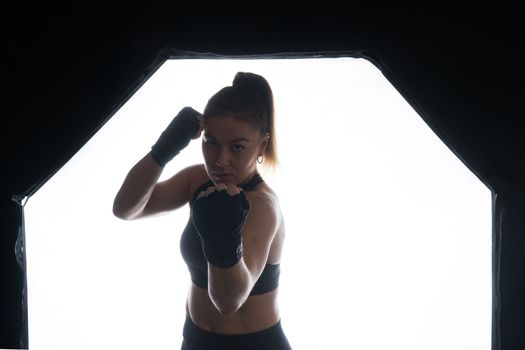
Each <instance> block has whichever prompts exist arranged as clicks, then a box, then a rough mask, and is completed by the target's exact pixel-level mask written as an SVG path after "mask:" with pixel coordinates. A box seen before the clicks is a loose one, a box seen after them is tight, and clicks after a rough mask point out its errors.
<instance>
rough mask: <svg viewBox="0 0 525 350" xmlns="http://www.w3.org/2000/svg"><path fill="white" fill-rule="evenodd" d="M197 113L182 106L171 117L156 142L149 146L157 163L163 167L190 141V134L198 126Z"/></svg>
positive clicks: (193, 132) (194, 131)
mask: <svg viewBox="0 0 525 350" xmlns="http://www.w3.org/2000/svg"><path fill="white" fill-rule="evenodd" d="M198 115H200V113H199V112H197V111H196V110H194V109H193V108H191V107H184V108H183V109H181V110H180V111H179V113H178V114H177V116H175V118H173V120H172V121H171V123H170V124H169V125H168V127H167V128H166V130H164V131H163V132H162V134H161V135H160V137H159V139H158V140H157V142H156V143H155V144H154V145H153V146H152V147H151V156H152V157H153V159H154V160H155V162H157V164H158V165H160V166H161V167H164V166H165V165H166V163H168V162H169V161H170V160H172V159H173V157H175V156H176V155H177V154H179V152H180V151H181V150H182V149H183V148H184V147H186V146H187V145H188V143H190V141H191V138H192V136H193V135H195V133H196V132H197V131H198V130H199V127H200V125H199V119H197V116H198Z"/></svg>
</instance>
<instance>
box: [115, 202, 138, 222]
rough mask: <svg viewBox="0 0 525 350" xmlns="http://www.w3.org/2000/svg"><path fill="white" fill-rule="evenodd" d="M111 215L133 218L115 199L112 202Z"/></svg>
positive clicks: (125, 218)
mask: <svg viewBox="0 0 525 350" xmlns="http://www.w3.org/2000/svg"><path fill="white" fill-rule="evenodd" d="M113 215H114V216H115V217H117V218H119V219H122V220H131V219H133V217H132V215H131V214H130V212H129V211H127V210H124V209H123V208H122V207H121V206H120V205H118V204H117V202H116V201H115V202H114V203H113Z"/></svg>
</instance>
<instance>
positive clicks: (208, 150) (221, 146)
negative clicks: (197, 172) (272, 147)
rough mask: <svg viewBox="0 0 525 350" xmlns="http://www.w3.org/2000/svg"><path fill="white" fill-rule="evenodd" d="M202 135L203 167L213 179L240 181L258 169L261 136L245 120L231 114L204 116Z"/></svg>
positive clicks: (224, 181)
mask: <svg viewBox="0 0 525 350" xmlns="http://www.w3.org/2000/svg"><path fill="white" fill-rule="evenodd" d="M203 131H204V132H203V137H202V154H203V155H204V162H205V165H206V171H207V173H208V176H209V177H210V179H211V180H212V181H213V182H214V183H215V184H218V183H223V184H227V185H230V184H233V185H239V184H240V183H242V182H244V181H246V180H248V179H249V178H250V177H251V176H252V175H253V174H254V173H255V171H256V169H257V157H258V156H260V155H262V154H263V150H264V138H262V137H261V135H260V133H259V131H258V130H257V129H255V128H254V127H253V126H251V125H250V124H249V123H248V122H246V121H244V120H241V119H238V118H235V117H233V116H231V115H224V116H214V117H211V118H207V119H206V121H205V123H204V130H203Z"/></svg>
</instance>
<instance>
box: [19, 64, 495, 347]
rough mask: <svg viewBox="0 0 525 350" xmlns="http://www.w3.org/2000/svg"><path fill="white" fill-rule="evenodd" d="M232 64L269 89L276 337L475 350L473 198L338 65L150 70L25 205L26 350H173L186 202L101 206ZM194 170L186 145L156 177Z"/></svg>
mask: <svg viewBox="0 0 525 350" xmlns="http://www.w3.org/2000/svg"><path fill="white" fill-rule="evenodd" d="M237 71H250V72H254V73H258V74H261V75H263V76H264V77H266V78H267V80H268V81H269V82H270V84H271V86H272V88H273V91H274V96H275V107H276V128H277V138H278V142H279V144H278V146H279V148H278V149H279V151H280V154H279V155H280V158H281V163H282V166H281V167H280V168H278V169H277V171H276V172H265V171H264V169H262V170H263V172H262V173H263V177H264V178H265V180H266V181H267V182H268V183H269V184H270V185H271V186H272V187H273V188H274V189H275V190H276V191H277V193H278V195H279V196H280V200H281V205H282V210H283V213H284V215H285V218H286V223H287V240H286V245H285V251H284V258H283V261H282V275H281V276H282V277H281V287H280V294H279V298H280V306H281V313H282V324H283V327H284V330H285V333H286V334H287V336H288V338H289V340H290V342H291V344H292V346H293V347H294V348H295V349H304V350H306V349H361V350H366V349H403V350H410V349H414V350H416V349H417V350H420V349H423V348H424V349H426V350H432V349H436V350H438V349H439V350H442V349H447V350H455V349H457V350H460V349H461V350H464V349H480V350H483V349H486V350H488V349H490V334H491V327H490V325H491V260H490V259H491V195H490V191H489V190H488V189H487V188H486V187H485V186H484V185H483V184H482V183H481V182H480V181H479V180H478V179H477V178H476V177H475V176H474V175H473V174H472V173H471V172H470V171H469V170H468V169H467V168H466V167H465V166H464V165H463V164H462V163H461V162H460V161H459V160H458V159H457V158H456V157H455V156H454V155H453V154H452V153H451V152H450V150H449V149H448V148H447V147H446V146H445V145H444V144H443V143H442V142H441V141H440V140H439V139H438V137H437V136H436V135H435V134H434V133H433V132H432V131H431V129H430V128H429V127H428V126H427V125H426V124H425V123H424V122H423V120H422V119H421V118H420V117H419V115H417V113H416V112H415V111H414V110H413V109H412V108H411V107H410V105H409V104H408V103H407V102H406V101H405V100H404V99H403V98H402V97H401V96H400V95H399V93H398V92H397V91H396V90H395V89H394V88H393V87H392V85H391V84H390V83H389V82H388V81H387V80H386V79H385V77H384V76H383V75H382V74H381V72H380V71H379V70H378V69H377V68H376V67H375V66H373V65H372V64H371V63H369V62H368V61H366V60H364V59H353V58H337V59H329V58H323V59H294V60H291V59H288V60H286V59H275V60H269V59H264V60H263V59H261V60H204V59H199V60H170V61H167V62H166V63H164V64H163V65H162V66H161V67H160V69H159V70H158V71H157V72H156V73H155V74H154V75H153V76H152V77H151V78H150V79H149V80H148V81H147V82H146V83H145V84H144V85H143V86H142V87H141V89H140V90H139V91H138V92H137V93H135V94H134V95H133V96H132V97H131V98H130V99H129V101H128V102H127V103H126V104H125V105H124V106H123V107H122V108H121V109H120V110H118V111H117V113H116V114H115V115H114V116H113V117H112V118H111V119H110V120H109V121H108V122H107V123H106V125H104V127H103V128H102V129H101V130H100V131H99V132H98V133H97V134H96V135H95V136H93V137H92V138H91V140H90V141H89V142H88V143H87V144H86V145H85V146H84V147H83V148H82V149H81V150H80V151H79V152H78V153H77V154H76V155H75V156H74V157H73V158H72V159H71V160H70V161H69V162H68V163H67V164H66V165H64V166H63V167H62V168H61V169H60V171H58V173H57V174H56V175H55V176H53V177H52V178H51V179H50V180H49V181H48V182H47V183H46V184H45V185H44V186H43V187H42V188H41V189H40V190H39V191H38V192H37V193H36V194H34V195H33V196H32V197H31V198H30V199H29V201H28V203H27V205H26V207H25V215H26V253H27V278H28V310H29V344H30V347H31V349H32V350H39V349H54V350H58V349H72V348H74V349H94V348H96V349H117V348H118V349H145V348H148V349H152V348H154V349H177V348H180V344H181V341H182V335H181V334H182V324H183V322H184V317H185V299H186V293H187V288H188V285H189V283H190V279H189V274H188V272H187V270H186V266H185V264H184V262H183V260H182V258H181V256H180V252H179V237H180V234H181V232H182V229H183V227H184V225H185V224H186V220H187V217H188V213H189V211H188V208H187V207H185V208H183V209H180V210H178V211H174V212H170V213H168V214H166V215H163V216H159V217H154V218H150V219H143V220H138V221H129V222H127V221H122V220H120V219H117V218H115V217H114V216H113V214H112V203H113V199H114V197H115V195H116V193H117V191H118V189H119V188H120V185H121V183H122V181H123V180H124V177H125V176H126V174H127V172H128V171H129V170H130V168H131V167H132V166H133V165H134V164H135V163H136V162H137V161H138V160H139V159H140V158H142V157H143V156H144V155H145V154H146V153H147V152H148V151H149V149H150V147H151V145H152V144H153V143H154V142H155V141H156V140H157V138H158V136H159V135H160V133H161V132H162V131H163V130H164V128H165V127H166V126H167V125H168V123H169V122H170V121H171V119H172V118H173V116H174V115H175V114H176V113H177V112H178V111H179V110H180V109H181V108H182V107H184V106H186V105H190V106H193V107H194V108H196V109H198V110H201V111H202V110H203V108H204V106H205V104H206V102H207V100H208V98H209V97H210V96H211V95H212V94H213V93H214V92H216V91H217V90H218V89H220V88H221V87H223V86H226V85H230V84H231V81H232V79H233V77H234V75H235V73H236V72H237ZM72 117H74V116H72ZM200 162H202V155H201V152H200V142H199V141H193V142H192V143H191V144H190V145H189V146H188V148H187V149H185V150H184V151H183V152H182V153H181V154H180V155H179V156H178V157H177V158H176V159H175V160H174V161H172V162H171V163H169V164H168V166H167V167H166V168H165V170H164V173H163V175H162V177H161V180H162V179H165V178H167V177H169V176H171V175H172V174H173V173H175V172H176V171H178V170H179V169H182V168H183V167H185V166H187V165H190V164H193V163H200Z"/></svg>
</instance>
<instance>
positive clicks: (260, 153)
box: [259, 132, 270, 157]
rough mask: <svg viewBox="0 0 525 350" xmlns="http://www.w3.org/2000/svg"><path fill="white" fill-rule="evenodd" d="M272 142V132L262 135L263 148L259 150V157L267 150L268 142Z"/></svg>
mask: <svg viewBox="0 0 525 350" xmlns="http://www.w3.org/2000/svg"><path fill="white" fill-rule="evenodd" d="M269 142H270V133H269V132H266V133H265V134H264V136H263V137H262V142H261V149H260V151H259V157H260V156H262V155H263V154H264V151H266V147H268V143H269Z"/></svg>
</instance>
